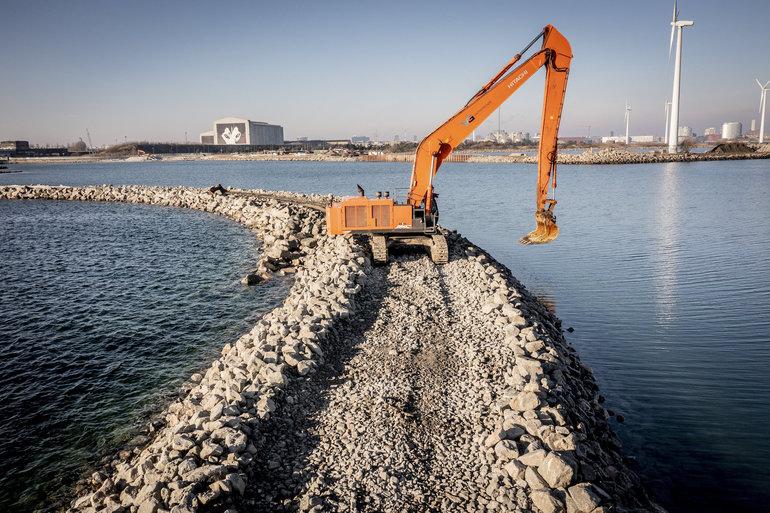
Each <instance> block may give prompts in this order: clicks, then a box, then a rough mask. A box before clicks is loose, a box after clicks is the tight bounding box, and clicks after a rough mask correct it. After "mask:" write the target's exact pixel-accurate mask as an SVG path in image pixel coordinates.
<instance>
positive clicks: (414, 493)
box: [0, 186, 660, 513]
mask: <svg viewBox="0 0 770 513" xmlns="http://www.w3.org/2000/svg"><path fill="white" fill-rule="evenodd" d="M25 198H47V199H76V200H87V201H88V200H90V201H127V202H135V203H153V204H159V205H169V206H177V207H187V208H196V209H200V210H204V211H208V212H214V213H218V214H222V215H225V216H227V217H230V218H231V219H234V220H236V221H239V222H241V223H244V224H245V225H247V226H250V227H251V228H253V229H255V230H257V232H258V233H259V234H261V235H260V236H261V238H262V240H263V241H264V242H265V245H266V247H267V248H268V249H267V251H270V248H276V247H280V248H282V249H281V251H289V252H291V251H296V252H297V253H302V255H301V256H300V257H298V258H297V259H296V260H297V262H296V263H294V265H293V267H294V268H295V269H296V273H295V274H294V276H295V277H294V283H293V285H292V287H291V289H290V291H289V293H288V296H287V298H286V300H285V302H284V303H283V305H282V306H280V307H278V308H276V309H275V310H273V311H272V312H270V313H269V314H267V315H266V316H265V317H264V318H262V319H261V320H260V321H259V322H258V323H257V325H256V326H254V328H253V329H252V330H251V331H250V332H249V333H247V334H245V335H243V336H242V337H240V338H239V339H238V340H236V341H235V342H233V343H232V344H227V345H226V346H225V347H224V348H223V350H222V355H221V357H220V358H218V359H217V360H216V361H214V362H212V364H211V365H210V367H208V369H207V370H206V371H205V372H204V373H201V374H195V375H193V376H192V377H191V378H190V382H189V384H188V385H187V386H186V387H185V389H184V393H183V394H182V395H181V396H180V399H178V400H177V401H175V402H173V403H172V404H170V405H169V406H168V408H167V409H166V410H165V412H164V413H163V415H162V416H161V417H160V418H159V419H157V420H156V421H154V422H153V423H152V424H151V425H150V426H149V428H148V430H147V432H146V434H144V435H140V436H138V437H137V438H136V439H135V440H134V441H132V443H131V444H130V445H129V447H127V448H126V449H124V450H122V451H120V452H119V453H118V454H116V455H115V456H114V457H112V458H110V459H108V461H107V462H106V465H105V467H104V468H103V469H102V470H100V471H97V472H95V473H94V474H93V476H92V477H91V479H90V480H89V482H88V483H87V486H85V487H84V488H83V489H80V490H79V491H78V494H77V497H76V498H75V499H74V500H73V501H72V503H71V504H70V507H69V511H73V512H117V511H125V512H128V511H130V512H138V513H158V512H163V511H172V512H177V513H182V512H188V511H190V512H191V511H229V512H236V511H242V512H245V511H394V512H395V511H439V510H440V511H488V512H495V511H519V512H542V513H557V512H568V513H572V512H576V513H577V512H585V513H588V512H592V513H600V512H609V511H660V508H658V507H657V506H656V505H655V504H653V503H652V502H651V501H650V499H649V498H648V496H647V494H646V493H645V491H644V489H643V487H642V486H641V484H640V482H639V479H638V478H637V476H636V475H635V474H634V473H633V472H632V471H630V470H629V469H628V468H627V467H626V465H625V464H624V460H623V457H622V454H621V450H620V444H619V443H618V440H617V438H616V437H615V435H614V434H613V433H612V431H611V429H610V427H609V419H610V417H609V414H608V412H607V411H606V410H605V409H604V408H603V407H602V404H601V403H602V401H603V399H602V397H601V396H600V395H599V393H598V389H597V386H596V383H595V381H594V379H593V376H592V375H591V372H590V371H589V370H588V369H586V368H585V367H583V366H582V365H581V363H580V361H579V358H578V356H577V354H576V353H575V351H574V349H572V348H571V347H570V346H569V345H568V343H567V342H566V340H565V339H564V336H563V333H562V330H561V324H560V321H559V320H558V319H556V318H555V317H554V316H553V315H552V314H551V313H550V312H548V311H547V310H546V309H545V307H543V306H542V304H540V303H539V302H538V300H537V299H536V298H535V297H533V296H531V295H530V294H529V293H528V292H527V291H526V289H525V288H524V287H523V286H522V285H521V284H520V283H518V282H517V281H516V280H515V279H514V278H513V276H512V275H511V273H510V271H509V270H508V269H506V268H505V267H503V266H502V265H500V264H498V263H497V262H495V261H494V260H493V259H492V258H491V257H490V256H489V255H488V254H486V253H484V252H483V251H482V250H480V249H478V248H476V247H474V246H473V245H472V244H471V243H470V242H468V241H467V240H466V239H465V238H463V237H461V236H460V235H458V234H449V237H448V238H449V246H450V261H449V263H448V264H446V265H444V266H441V267H437V266H435V265H434V264H432V263H431V262H430V260H429V259H428V258H427V257H426V256H423V255H422V254H417V253H411V254H409V253H408V254H404V255H400V256H398V255H397V256H396V257H394V261H393V262H392V263H391V264H389V265H388V266H384V267H372V266H371V265H370V261H369V257H368V248H367V247H366V244H365V241H361V240H358V239H356V238H353V237H328V236H327V235H326V234H325V230H324V226H323V216H322V214H321V213H320V212H319V211H318V210H317V208H316V206H317V205H319V204H323V202H325V201H327V200H328V198H324V197H318V196H315V197H313V196H303V195H294V194H291V193H281V195H276V194H272V193H268V192H267V191H256V192H255V193H253V194H251V193H248V194H247V193H246V192H245V191H241V192H240V193H233V192H231V191H227V193H226V194H224V195H222V194H219V193H212V192H210V191H206V190H199V189H186V188H173V189H172V188H146V187H110V186H102V187H84V188H68V187H47V186H35V187H22V186H10V187H0V199H25ZM292 240H295V241H297V242H296V243H291V242H284V241H292ZM292 246H297V248H298V249H295V250H292V249H290V248H291V247H292ZM279 256H280V255H279ZM291 260H295V259H291Z"/></svg>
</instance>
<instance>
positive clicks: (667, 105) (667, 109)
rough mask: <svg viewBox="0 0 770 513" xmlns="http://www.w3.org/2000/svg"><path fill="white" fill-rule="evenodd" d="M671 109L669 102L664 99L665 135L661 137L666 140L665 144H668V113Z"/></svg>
mask: <svg viewBox="0 0 770 513" xmlns="http://www.w3.org/2000/svg"><path fill="white" fill-rule="evenodd" d="M670 109H671V102H670V101H668V99H666V135H665V137H663V140H664V141H666V144H668V113H669V110H670Z"/></svg>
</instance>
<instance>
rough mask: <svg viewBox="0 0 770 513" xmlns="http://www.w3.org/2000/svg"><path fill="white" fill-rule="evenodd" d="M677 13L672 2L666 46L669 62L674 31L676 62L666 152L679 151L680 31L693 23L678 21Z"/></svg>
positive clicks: (693, 23)
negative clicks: (669, 32) (668, 37)
mask: <svg viewBox="0 0 770 513" xmlns="http://www.w3.org/2000/svg"><path fill="white" fill-rule="evenodd" d="M678 18H679V11H678V10H677V8H676V0H674V16H673V18H672V20H671V40H670V41H669V44H668V58H669V60H671V50H672V49H673V47H674V30H675V29H676V60H675V61H674V91H673V94H672V95H671V120H670V123H669V125H668V152H669V153H676V152H677V151H679V92H680V83H681V78H682V29H683V28H684V27H692V26H693V25H695V22H694V21H682V20H679V19H678Z"/></svg>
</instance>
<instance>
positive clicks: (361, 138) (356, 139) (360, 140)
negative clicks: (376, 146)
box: [350, 135, 371, 146]
mask: <svg viewBox="0 0 770 513" xmlns="http://www.w3.org/2000/svg"><path fill="white" fill-rule="evenodd" d="M350 142H351V143H353V144H357V145H358V146H367V145H368V144H369V143H370V142H371V141H370V140H369V138H368V137H367V136H365V135H354V136H353V137H351V138H350Z"/></svg>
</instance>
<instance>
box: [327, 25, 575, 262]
mask: <svg viewBox="0 0 770 513" xmlns="http://www.w3.org/2000/svg"><path fill="white" fill-rule="evenodd" d="M541 38H542V40H543V43H542V46H541V47H540V49H539V50H537V51H536V52H534V54H532V55H531V56H530V57H529V58H528V59H526V60H525V61H524V62H523V63H521V64H518V63H519V61H520V60H521V59H522V55H523V54H524V53H525V52H526V51H527V50H529V48H530V47H532V46H533V45H534V44H535V43H536V42H537V41H538V40H539V39H541ZM571 59H572V49H571V48H570V45H569V42H568V41H567V39H566V38H565V37H564V36H563V35H561V33H559V31H557V30H556V29H555V28H554V27H553V26H551V25H547V26H546V27H545V28H544V29H543V31H542V32H541V33H540V34H539V35H538V36H537V37H535V39H533V40H532V42H530V43H529V44H528V45H527V46H526V47H525V48H524V50H522V51H521V52H520V53H518V54H516V55H515V56H514V57H513V58H512V59H511V60H510V61H509V62H508V63H507V64H506V65H505V66H504V67H503V68H502V69H501V70H500V71H499V72H498V73H497V74H496V75H495V76H494V77H493V78H492V79H491V80H490V81H489V82H487V83H486V84H485V85H484V86H483V87H482V88H481V89H480V90H479V91H478V92H477V93H476V94H475V95H474V96H473V97H472V98H471V99H470V100H469V101H468V103H467V104H466V105H465V106H464V107H463V108H462V109H460V110H459V111H458V112H457V113H456V114H455V115H454V116H452V117H451V118H449V119H448V120H447V121H446V122H444V123H443V124H442V125H441V126H439V127H438V128H437V129H436V130H434V131H433V132H432V133H431V134H429V135H428V136H427V137H425V139H423V140H422V142H421V143H420V145H419V146H418V147H417V152H416V154H415V159H414V165H413V167H412V176H411V181H410V188H409V192H408V194H407V197H406V201H405V202H404V203H397V202H395V201H394V200H393V199H391V198H390V197H389V195H388V194H387V193H386V195H385V197H384V198H383V197H382V196H381V194H380V193H378V196H377V198H371V199H370V198H366V197H365V195H364V194H363V189H361V188H360V187H359V192H360V196H359V197H353V198H347V199H345V200H343V201H342V202H339V203H333V204H331V205H330V206H329V207H327V209H326V219H327V227H328V231H329V233H330V234H342V233H350V232H353V233H356V232H358V233H370V234H372V235H373V242H372V247H373V251H374V254H375V260H382V259H383V258H384V259H387V245H388V242H390V241H395V240H399V239H400V240H402V241H407V242H408V243H411V244H414V243H422V244H424V245H426V246H428V247H429V248H431V254H432V255H438V257H436V256H434V260H436V259H437V258H438V259H439V260H442V258H441V255H442V254H445V253H446V243H445V241H443V236H441V234H440V229H439V228H438V224H437V222H438V208H437V206H436V202H435V197H436V195H435V194H434V192H433V179H434V177H435V176H436V173H438V170H439V168H440V167H441V164H442V163H443V162H444V160H445V159H446V158H447V157H448V156H449V154H450V153H451V152H452V151H453V150H454V149H455V148H456V147H457V146H458V145H459V144H460V143H462V142H463V141H464V140H465V139H466V138H467V137H468V135H470V133H471V132H473V130H475V129H476V128H478V127H479V126H480V125H481V124H482V123H483V122H484V120H486V119H487V118H488V117H489V116H490V114H492V113H493V112H494V111H495V110H497V108H498V107H499V106H500V105H501V104H502V103H503V102H504V101H505V100H506V99H507V98H508V97H509V96H511V95H512V94H513V93H514V92H516V91H517V90H518V89H519V88H520V87H521V86H522V85H524V83H526V82H527V81H528V80H529V79H530V78H531V77H532V76H533V75H534V74H535V73H536V72H537V71H538V70H539V69H540V68H542V67H545V68H546V77H545V78H546V80H545V95H544V100H543V115H542V123H541V128H540V146H539V150H538V172H537V189H536V210H535V220H536V228H535V230H533V231H532V232H530V233H529V234H527V235H526V236H524V237H523V238H522V239H521V240H520V242H522V243H524V244H537V243H544V242H549V241H551V240H553V239H555V238H556V236H557V235H558V233H559V230H558V228H557V227H556V222H555V217H554V215H553V208H554V206H555V204H556V200H555V199H554V198H552V197H551V198H549V197H548V192H549V190H551V189H553V188H555V187H556V152H557V139H558V132H559V123H560V121H561V111H562V106H563V103H564V94H565V91H566V87H567V76H568V74H569V67H570V61H571ZM517 64H518V66H516V65H517ZM514 66H516V67H514ZM442 241H443V242H442ZM442 245H443V249H442ZM378 255H379V256H378ZM443 259H445V257H444V258H443ZM439 263H440V262H439Z"/></svg>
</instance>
